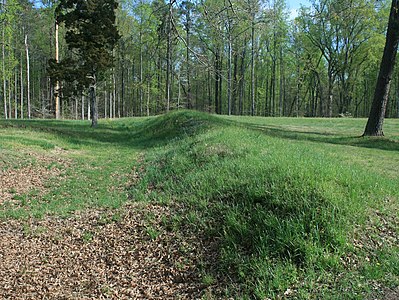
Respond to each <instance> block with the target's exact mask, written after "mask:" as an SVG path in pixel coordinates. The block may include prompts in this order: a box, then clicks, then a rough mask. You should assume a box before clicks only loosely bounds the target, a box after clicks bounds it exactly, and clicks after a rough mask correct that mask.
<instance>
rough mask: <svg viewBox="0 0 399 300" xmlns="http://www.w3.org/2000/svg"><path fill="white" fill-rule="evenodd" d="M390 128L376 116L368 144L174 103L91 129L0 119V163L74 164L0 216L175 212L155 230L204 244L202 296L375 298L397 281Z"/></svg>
mask: <svg viewBox="0 0 399 300" xmlns="http://www.w3.org/2000/svg"><path fill="white" fill-rule="evenodd" d="M398 125H399V124H398V121H397V120H387V122H386V132H385V133H386V135H387V137H386V138H380V139H369V138H367V139H366V138H358V137H356V134H358V135H360V134H361V131H362V128H363V126H364V120H355V119H291V118H276V119H266V118H242V117H240V118H238V117H223V118H219V117H215V116H209V115H205V114H202V113H197V112H188V111H184V112H176V113H171V114H168V115H165V116H160V117H156V118H142V119H135V120H132V119H122V120H115V121H114V120H112V121H103V122H100V126H99V128H98V129H96V130H93V129H90V128H88V123H86V122H74V121H63V122H56V121H34V122H23V121H19V122H15V121H12V122H6V121H1V122H0V134H1V135H0V141H1V146H0V157H1V160H0V167H1V168H2V169H3V170H7V169H10V168H17V169H18V168H21V167H23V162H26V160H27V159H31V158H32V155H29V153H30V152H32V151H34V152H35V153H41V152H43V153H44V152H46V153H48V152H49V151H50V152H51V151H58V150H59V149H62V150H63V151H64V152H65V153H63V154H62V155H64V156H65V158H66V159H70V160H71V162H69V163H70V164H71V165H72V166H73V168H66V171H65V172H64V173H61V176H62V177H63V180H61V181H59V180H57V181H56V182H54V183H57V184H55V185H54V186H53V185H50V186H49V187H48V190H47V191H46V192H45V193H36V194H35V193H34V191H33V192H32V191H31V192H30V194H27V195H16V198H17V199H16V200H17V201H9V203H7V202H6V203H0V205H1V210H0V214H1V215H2V216H3V217H19V218H24V217H29V216H32V215H33V216H42V215H44V214H56V215H58V214H66V213H68V212H72V211H74V210H82V209H85V208H93V207H94V208H95V207H111V208H118V207H121V206H122V204H124V203H127V202H129V201H132V200H133V201H141V202H151V203H156V204H157V205H163V206H165V207H168V208H169V209H173V210H174V211H175V214H171V216H170V217H168V218H165V220H163V224H164V226H163V228H158V229H157V230H158V231H159V230H165V231H172V232H183V233H186V232H190V233H191V234H193V235H195V234H197V235H201V237H202V238H203V239H204V240H207V241H211V244H212V245H214V247H215V248H214V251H215V253H216V258H214V257H212V261H210V260H208V261H203V263H201V265H199V266H198V268H200V270H201V272H202V281H203V284H205V285H207V286H208V293H206V294H205V295H204V297H205V298H212V288H215V290H220V287H222V288H224V289H225V292H224V294H223V295H220V293H219V297H221V298H227V297H234V298H235V299H238V298H242V299H265V298H286V297H287V298H288V297H293V298H299V299H309V298H314V299H320V298H323V299H340V298H342V299H364V298H367V297H371V296H373V297H378V293H379V292H380V293H385V294H384V295H385V296H386V295H387V294H386V293H389V292H386V291H391V290H390V289H391V288H397V287H398V285H399V279H398V278H399V255H398V253H399V251H398V250H399V247H398V233H399V232H398V231H399V229H398V218H399V215H398V204H397V203H398V202H397V200H398V196H399V185H398V175H397V165H398V163H399V155H398V150H399V142H398V140H399V136H398V135H397V131H396V133H395V128H398ZM33 163H35V162H33ZM36 163H41V164H43V162H40V160H38V162H36ZM44 164H45V162H44ZM60 164H61V165H62V163H60ZM53 165H54V163H51V165H46V167H47V168H50V169H51V168H52V167H53ZM56 167H59V168H61V169H62V166H56ZM132 167H133V171H132ZM14 200H15V199H14ZM187 228H188V229H187ZM157 230H155V229H154V230H153V229H151V230H150V231H149V235H150V236H154V237H156V236H157V234H158V232H157ZM216 287H217V288H216ZM209 291H210V292H209ZM391 293H396V292H391ZM395 295H399V294H395ZM214 296H215V297H216V296H217V293H216V292H215V293H214ZM381 297H382V296H381Z"/></svg>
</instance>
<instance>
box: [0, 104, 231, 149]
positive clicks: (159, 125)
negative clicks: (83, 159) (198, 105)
mask: <svg viewBox="0 0 399 300" xmlns="http://www.w3.org/2000/svg"><path fill="white" fill-rule="evenodd" d="M217 123H223V121H221V120H219V119H217V118H215V117H213V116H210V115H206V114H203V113H198V112H191V111H182V112H173V113H170V114H167V115H162V116H158V117H151V118H137V119H133V118H122V119H118V120H100V122H99V125H98V127H97V128H91V127H90V122H89V121H71V120H63V121H56V120H11V121H7V120H0V128H13V129H22V130H31V131H34V132H37V133H49V134H52V135H55V136H56V138H57V139H61V140H64V141H65V142H67V143H69V144H71V145H77V146H88V147H96V146H97V147H104V146H107V145H110V144H114V145H118V146H120V147H126V148H129V149H131V148H134V149H138V150H143V149H149V148H152V147H158V146H162V145H165V144H167V143H169V142H171V141H173V140H177V139H180V138H183V137H185V136H187V135H193V134H195V133H197V132H199V131H201V130H206V129H207V128H209V127H210V126H211V125H213V124H217ZM1 139H3V140H14V141H18V142H20V143H22V144H26V145H37V146H42V147H43V148H45V149H51V148H54V145H53V144H51V141H49V139H48V137H43V139H40V138H39V139H38V137H37V136H36V137H34V138H30V137H29V136H24V137H21V136H12V135H3V136H2V137H1Z"/></svg>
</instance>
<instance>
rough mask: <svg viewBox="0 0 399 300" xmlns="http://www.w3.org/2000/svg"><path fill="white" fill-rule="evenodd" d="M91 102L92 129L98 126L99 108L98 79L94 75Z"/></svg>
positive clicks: (91, 86) (91, 85)
mask: <svg viewBox="0 0 399 300" xmlns="http://www.w3.org/2000/svg"><path fill="white" fill-rule="evenodd" d="M90 102H91V127H97V125H98V107H97V98H96V77H95V75H93V79H92V83H91V84H90Z"/></svg>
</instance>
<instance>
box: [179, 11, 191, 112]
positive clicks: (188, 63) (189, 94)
mask: <svg viewBox="0 0 399 300" xmlns="http://www.w3.org/2000/svg"><path fill="white" fill-rule="evenodd" d="M190 29H191V16H190V9H189V8H187V9H186V76H187V77H186V80H187V108H188V109H190V108H192V106H191V84H190V79H191V78H190V77H191V72H190ZM179 86H180V85H179Z"/></svg>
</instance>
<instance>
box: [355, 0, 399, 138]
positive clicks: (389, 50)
mask: <svg viewBox="0 0 399 300" xmlns="http://www.w3.org/2000/svg"><path fill="white" fill-rule="evenodd" d="M398 43H399V2H398V0H392V6H391V12H390V14H389V21H388V31H387V36H386V41H385V48H384V54H383V56H382V61H381V65H380V72H379V74H378V79H377V85H376V88H375V91H374V100H373V104H372V106H371V111H370V115H369V119H368V121H367V125H366V129H365V130H364V133H363V136H383V135H384V133H383V131H382V125H383V123H384V117H385V111H386V107H387V103H388V97H389V88H390V86H391V81H392V74H393V70H394V64H395V58H396V52H397V51H398Z"/></svg>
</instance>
